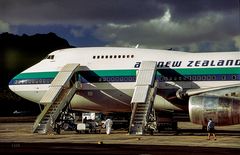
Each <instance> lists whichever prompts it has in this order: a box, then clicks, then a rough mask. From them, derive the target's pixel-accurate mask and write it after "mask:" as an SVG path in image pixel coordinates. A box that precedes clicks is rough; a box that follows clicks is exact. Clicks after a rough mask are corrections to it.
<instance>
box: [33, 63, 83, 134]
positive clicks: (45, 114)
mask: <svg viewBox="0 0 240 155" xmlns="http://www.w3.org/2000/svg"><path fill="white" fill-rule="evenodd" d="M79 68H80V65H79V64H67V65H65V66H64V67H63V68H62V69H61V70H60V72H59V73H58V74H57V76H56V77H55V78H54V80H53V81H52V83H51V85H50V87H49V90H48V91H47V92H46V93H45V94H44V96H43V98H42V99H41V101H40V103H41V104H44V105H45V107H44V109H43V111H42V112H41V113H40V115H39V116H38V117H37V119H36V120H35V123H34V125H33V130H32V131H33V132H35V133H40V134H46V133H48V132H51V131H52V130H53V129H54V127H55V125H56V124H55V121H56V120H57V118H58V117H59V115H60V114H61V113H62V112H63V111H64V110H65V109H66V107H67V106H68V105H69V103H70V101H71V99H72V97H73V96H74V94H75V92H76V90H77V89H78V88H79V87H80V84H79V83H78V82H77V77H76V74H75V73H76V72H77V71H78V70H79Z"/></svg>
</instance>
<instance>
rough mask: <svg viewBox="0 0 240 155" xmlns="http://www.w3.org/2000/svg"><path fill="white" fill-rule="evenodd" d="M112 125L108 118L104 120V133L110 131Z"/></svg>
mask: <svg viewBox="0 0 240 155" xmlns="http://www.w3.org/2000/svg"><path fill="white" fill-rule="evenodd" d="M112 125H113V121H112V120H111V119H110V118H108V119H107V120H106V121H105V122H104V126H105V127H106V133H107V134H108V135H109V134H110V133H111V129H112Z"/></svg>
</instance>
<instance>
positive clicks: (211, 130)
mask: <svg viewBox="0 0 240 155" xmlns="http://www.w3.org/2000/svg"><path fill="white" fill-rule="evenodd" d="M214 126H215V124H214V122H213V120H212V119H211V118H210V119H209V121H208V125H207V131H208V140H210V138H211V135H212V136H213V138H214V140H217V138H216V135H215V128H214Z"/></svg>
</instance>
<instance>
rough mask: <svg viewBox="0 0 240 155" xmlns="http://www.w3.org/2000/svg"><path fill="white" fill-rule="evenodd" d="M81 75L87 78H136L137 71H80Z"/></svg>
mask: <svg viewBox="0 0 240 155" xmlns="http://www.w3.org/2000/svg"><path fill="white" fill-rule="evenodd" d="M79 73H80V75H87V76H99V77H105V76H136V70H133V69H132V70H95V71H94V70H91V71H80V72H79Z"/></svg>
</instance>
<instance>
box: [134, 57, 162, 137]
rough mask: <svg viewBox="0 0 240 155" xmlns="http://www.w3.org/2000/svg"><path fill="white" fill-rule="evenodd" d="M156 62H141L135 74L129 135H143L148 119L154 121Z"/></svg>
mask: <svg viewBox="0 0 240 155" xmlns="http://www.w3.org/2000/svg"><path fill="white" fill-rule="evenodd" d="M156 65H157V64H156V62H155V61H143V62H142V63H141V67H140V69H139V70H138V73H137V79H136V85H135V89H134V93H133V97H132V101H131V105H132V115H131V120H130V126H129V133H130V134H135V135H143V134H145V133H146V131H147V129H148V128H149V123H150V119H152V118H153V119H154V118H155V117H154V114H155V112H154V109H153V102H154V99H155V96H156V91H157V85H158V82H157V80H156V78H155V77H156V76H155V75H156Z"/></svg>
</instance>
